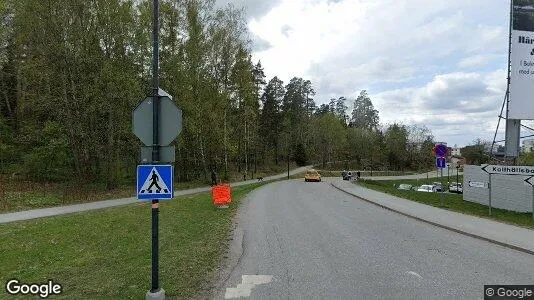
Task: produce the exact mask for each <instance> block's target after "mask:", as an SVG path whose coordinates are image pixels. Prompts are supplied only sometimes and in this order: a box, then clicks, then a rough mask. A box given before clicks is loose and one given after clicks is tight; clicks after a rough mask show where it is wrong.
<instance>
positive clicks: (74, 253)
mask: <svg viewBox="0 0 534 300" xmlns="http://www.w3.org/2000/svg"><path fill="white" fill-rule="evenodd" d="M261 185H263V183H258V184H252V185H247V186H243V187H238V188H234V189H233V190H232V199H233V203H232V204H231V205H230V207H229V208H228V209H217V208H216V207H214V205H213V202H212V200H211V196H210V194H209V193H203V194H197V195H191V196H183V197H179V198H176V199H174V200H172V201H168V202H162V204H161V211H160V284H161V286H162V287H163V288H164V289H165V292H166V295H167V297H168V298H170V299H174V298H188V299H189V298H193V297H195V296H197V297H198V295H199V292H201V290H202V287H203V285H204V284H205V283H206V280H208V279H209V276H210V275H211V274H212V272H213V271H214V270H215V269H216V267H217V266H218V264H219V260H220V258H221V255H222V254H223V252H224V251H225V249H226V247H227V238H228V233H229V229H230V226H231V223H232V218H233V216H234V214H235V211H236V209H237V207H238V203H239V200H240V199H242V198H243V197H244V196H245V195H246V194H247V193H248V192H250V191H252V190H253V189H255V188H257V187H259V186H261ZM150 224H151V223H150V204H148V203H139V204H137V205H128V206H122V207H114V208H109V209H105V210H99V211H93V212H84V213H77V214H71V215H65V216H58V217H51V218H45V219H38V220H29V221H22V222H17V223H9V224H3V225H0V240H2V243H0V261H1V262H2V264H1V265H0V276H1V280H2V284H5V283H6V282H7V280H8V279H10V278H17V279H19V280H20V281H21V282H24V283H41V282H46V281H47V279H52V280H54V281H55V282H57V283H60V284H61V285H62V286H63V291H64V293H63V294H61V295H60V296H59V297H57V298H59V299H143V298H144V297H145V293H146V291H147V290H148V289H149V288H150V278H151V277H150V270H151V268H150V261H151V260H150V255H151V254H150V249H151V246H150V245H151V235H150V234H151V231H150V226H151V225H150ZM6 298H8V295H6V291H5V289H2V291H1V292H0V299H6ZM29 298H30V297H29ZM32 298H34V297H32ZM54 298H56V297H54Z"/></svg>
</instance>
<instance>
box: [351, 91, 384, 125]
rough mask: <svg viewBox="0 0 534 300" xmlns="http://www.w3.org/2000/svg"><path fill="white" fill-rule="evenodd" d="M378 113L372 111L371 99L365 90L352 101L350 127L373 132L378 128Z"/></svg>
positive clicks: (374, 110)
mask: <svg viewBox="0 0 534 300" xmlns="http://www.w3.org/2000/svg"><path fill="white" fill-rule="evenodd" d="M378 122H379V119H378V111H377V110H376V109H374V107H373V103H372V102H371V98H369V95H368V94H367V91H366V90H363V91H361V92H360V95H359V96H358V97H357V98H356V100H354V109H353V110H352V118H351V122H350V125H351V126H354V127H360V128H364V129H369V130H375V129H377V127H378Z"/></svg>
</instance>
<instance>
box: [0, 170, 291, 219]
mask: <svg viewBox="0 0 534 300" xmlns="http://www.w3.org/2000/svg"><path fill="white" fill-rule="evenodd" d="M290 168H291V169H294V168H297V166H296V165H295V164H294V163H292V164H291V165H290ZM286 169H287V166H286V165H284V164H279V165H278V166H275V165H273V166H263V167H262V168H258V172H249V173H248V175H247V176H248V177H247V179H250V178H251V177H252V175H254V177H255V178H257V177H259V176H262V177H267V176H271V175H276V174H280V173H284V172H285V171H286ZM0 176H1V175H0ZM219 176H221V174H219ZM229 178H230V179H229V180H228V181H229V182H239V181H242V180H243V174H239V173H237V172H232V173H230V174H229ZM219 179H220V178H219ZM225 182H226V181H225ZM209 185H210V182H209V181H203V180H195V181H187V182H175V183H174V189H175V190H186V189H192V188H198V187H205V186H209ZM127 197H135V185H121V186H119V187H117V188H114V189H106V187H105V185H103V184H80V183H75V182H67V183H37V182H32V181H28V180H8V179H5V178H0V213H7V212H16V211H23V210H29V209H37V208H45V207H53V206H61V205H71V204H79V203H87V202H94V201H101V200H110V199H120V198H127Z"/></svg>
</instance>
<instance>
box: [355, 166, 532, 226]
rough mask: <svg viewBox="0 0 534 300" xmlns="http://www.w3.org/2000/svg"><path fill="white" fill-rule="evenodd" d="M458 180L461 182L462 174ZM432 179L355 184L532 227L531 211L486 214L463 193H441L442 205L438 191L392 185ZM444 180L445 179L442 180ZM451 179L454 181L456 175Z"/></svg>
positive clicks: (370, 181)
mask: <svg viewBox="0 0 534 300" xmlns="http://www.w3.org/2000/svg"><path fill="white" fill-rule="evenodd" d="M459 177H460V182H462V176H459ZM433 181H440V180H439V179H438V178H429V179H428V180H426V179H424V180H419V181H417V180H384V181H378V180H377V181H374V180H363V181H359V182H358V183H356V184H361V185H362V186H363V187H366V188H370V189H373V190H376V191H380V192H384V193H387V194H390V195H393V196H397V197H400V198H404V199H408V200H412V201H416V202H420V203H424V204H427V205H432V206H435V207H439V208H444V209H448V210H451V211H456V212H460V213H464V214H468V215H473V216H478V217H482V218H486V219H492V220H496V221H499V222H503V223H508V224H512V225H517V226H521V227H525V228H529V229H534V220H533V219H532V213H520V212H514V211H509V210H505V209H498V208H492V209H491V213H492V215H491V216H489V215H488V207H487V206H485V205H481V204H478V203H472V202H468V201H464V200H463V195H461V194H452V193H443V205H441V201H440V193H424V192H416V191H403V190H397V189H396V188H394V187H393V184H396V185H398V184H400V183H407V184H412V185H422V184H426V183H431V182H433ZM444 181H446V179H445V180H444ZM451 181H456V176H454V179H451Z"/></svg>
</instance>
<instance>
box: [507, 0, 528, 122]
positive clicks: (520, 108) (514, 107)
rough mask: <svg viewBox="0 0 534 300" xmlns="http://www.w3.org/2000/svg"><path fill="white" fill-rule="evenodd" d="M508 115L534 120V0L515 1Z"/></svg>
mask: <svg viewBox="0 0 534 300" xmlns="http://www.w3.org/2000/svg"><path fill="white" fill-rule="evenodd" d="M510 47H511V49H510V66H511V69H510V86H509V89H510V90H509V91H510V94H509V100H510V101H509V104H508V109H509V111H508V118H510V119H521V120H532V119H534V102H533V101H532V95H533V94H534V0H521V1H519V0H512V30H511V45H510Z"/></svg>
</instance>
